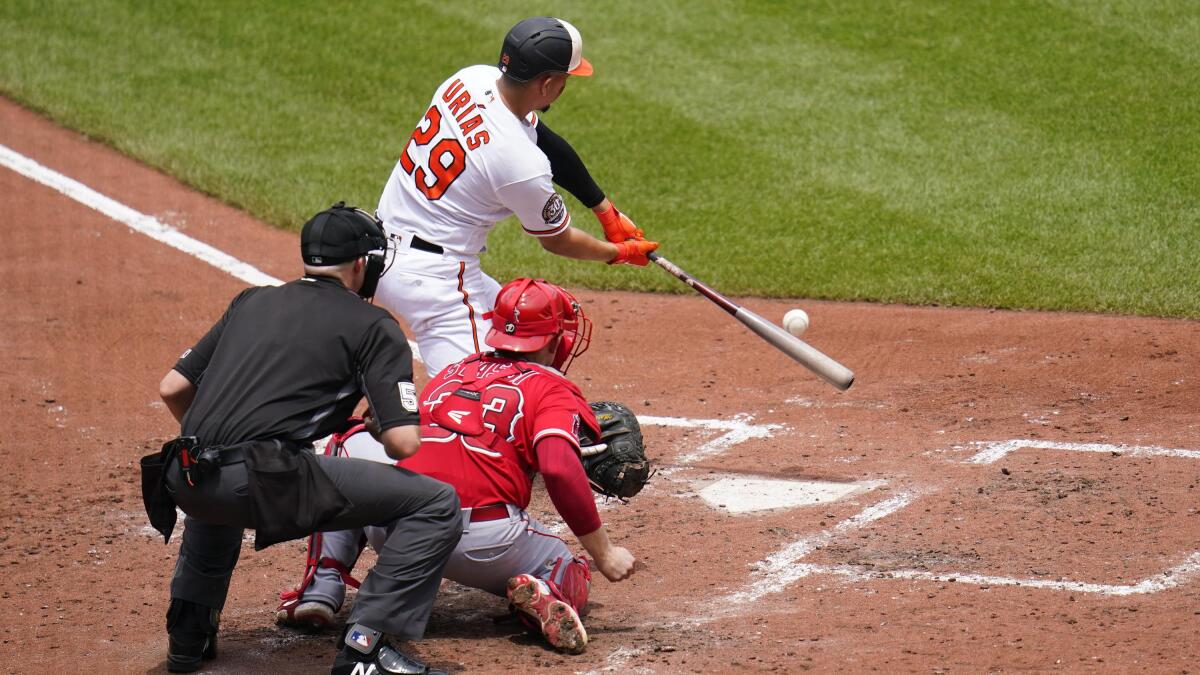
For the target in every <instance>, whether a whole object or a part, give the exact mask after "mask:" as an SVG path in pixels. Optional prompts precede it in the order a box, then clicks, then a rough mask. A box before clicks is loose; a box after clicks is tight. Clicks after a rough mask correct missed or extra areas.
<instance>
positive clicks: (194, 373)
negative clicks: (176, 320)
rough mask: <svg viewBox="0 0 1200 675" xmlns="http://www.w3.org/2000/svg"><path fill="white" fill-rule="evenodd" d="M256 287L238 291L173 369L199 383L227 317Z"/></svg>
mask: <svg viewBox="0 0 1200 675" xmlns="http://www.w3.org/2000/svg"><path fill="white" fill-rule="evenodd" d="M256 290H258V288H257V287H256V288H247V289H246V290H244V291H242V292H241V293H238V294H237V296H235V297H234V298H233V300H232V301H230V303H229V307H226V308H225V313H224V314H222V315H221V318H220V319H217V322H216V323H214V324H213V325H212V328H209V329H208V332H207V333H205V334H204V337H202V338H200V341H199V342H197V343H196V344H195V345H193V346H192V348H191V349H188V350H186V351H184V352H183V354H181V355H180V357H179V360H178V361H176V362H175V371H176V372H178V373H179V374H180V375H183V376H184V377H186V378H187V380H188V382H191V383H192V384H193V385H196V384H199V383H200V378H201V377H203V376H204V371H206V370H208V364H209V362H211V361H212V357H213V354H215V353H216V351H217V345H218V344H220V342H221V335H222V334H223V333H224V332H225V325H226V324H228V323H229V317H230V316H232V315H233V312H234V311H235V310H236V309H237V306H238V305H239V304H241V302H242V300H244V299H246V298H247V297H249V296H250V295H251V294H252V293H253V292H254V291H256Z"/></svg>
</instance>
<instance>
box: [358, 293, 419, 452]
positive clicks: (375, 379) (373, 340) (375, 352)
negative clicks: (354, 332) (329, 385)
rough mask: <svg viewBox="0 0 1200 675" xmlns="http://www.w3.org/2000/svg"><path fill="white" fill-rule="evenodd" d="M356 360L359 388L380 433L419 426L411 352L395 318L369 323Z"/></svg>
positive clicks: (384, 318) (388, 317) (383, 318)
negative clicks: (402, 427)
mask: <svg viewBox="0 0 1200 675" xmlns="http://www.w3.org/2000/svg"><path fill="white" fill-rule="evenodd" d="M357 361H358V367H359V378H360V386H361V387H362V391H363V394H365V395H366V397H367V405H369V406H370V407H371V413H372V414H373V415H374V416H375V419H376V420H378V421H379V428H380V430H387V429H391V428H393V427H400V426H407V425H415V424H420V421H421V420H420V416H419V414H418V411H417V388H416V385H414V384H413V362H412V349H411V348H410V347H409V346H408V339H407V338H405V337H404V333H403V332H402V331H401V330H400V326H399V325H398V324H397V323H396V321H395V319H393V318H391V317H390V316H387V317H382V318H380V319H379V320H378V321H376V322H375V323H373V324H371V327H370V328H368V329H367V331H366V332H365V333H364V335H363V340H362V343H361V345H360V346H359V352H358V354H357Z"/></svg>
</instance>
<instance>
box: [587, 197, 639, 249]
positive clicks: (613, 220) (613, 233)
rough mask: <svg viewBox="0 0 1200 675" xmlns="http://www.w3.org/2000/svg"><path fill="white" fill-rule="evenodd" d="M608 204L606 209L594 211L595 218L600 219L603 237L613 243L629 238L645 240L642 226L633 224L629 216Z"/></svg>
mask: <svg viewBox="0 0 1200 675" xmlns="http://www.w3.org/2000/svg"><path fill="white" fill-rule="evenodd" d="M609 204H610V206H609V209H608V210H607V211H594V212H593V213H595V214H596V218H597V219H598V220H599V221H600V225H601V226H603V227H604V238H605V239H607V240H609V241H611V242H612V243H614V244H619V243H621V242H623V241H628V240H630V239H637V240H638V241H645V240H646V235H645V233H644V232H642V228H640V227H638V226H637V225H634V224H633V221H632V220H630V219H629V216H627V215H625V214H624V213H621V212H620V211H618V210H617V207H615V206H611V204H612V202H609Z"/></svg>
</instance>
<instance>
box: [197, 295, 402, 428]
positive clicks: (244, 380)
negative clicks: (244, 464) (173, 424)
mask: <svg viewBox="0 0 1200 675" xmlns="http://www.w3.org/2000/svg"><path fill="white" fill-rule="evenodd" d="M175 370H177V371H178V372H179V373H180V374H181V375H183V376H184V377H186V378H187V379H188V380H189V381H190V382H191V383H192V384H193V385H195V386H196V397H195V399H194V400H193V401H192V405H191V407H189V408H188V411H187V414H186V415H185V416H184V418H183V424H182V432H183V434H182V435H184V436H196V437H198V438H199V440H200V443H201V444H202V445H231V444H233V443H240V442H242V441H250V440H258V439H267V438H281V439H291V440H295V441H299V442H302V443H308V442H311V441H313V440H315V439H318V438H323V437H325V436H327V435H329V434H331V433H333V432H335V431H339V430H341V428H342V427H344V426H345V422H346V418H347V417H349V416H350V415H351V414H353V412H354V408H355V407H356V406H357V405H358V402H359V400H360V399H361V397H362V395H363V394H365V395H366V397H367V402H368V404H369V405H370V406H371V411H372V413H373V414H374V416H375V419H377V420H379V425H380V428H381V429H390V428H392V427H397V426H403V425H409V424H419V423H420V421H419V416H418V414H417V396H416V387H415V386H414V385H413V367H412V350H411V349H409V346H408V340H406V339H405V337H404V333H403V332H401V331H400V326H399V325H398V324H397V323H396V320H395V319H394V318H392V315H391V314H388V312H387V311H386V310H384V309H382V308H380V307H376V306H374V305H370V304H368V303H366V302H364V301H363V300H362V299H361V298H359V297H358V295H357V294H355V293H354V292H353V291H350V290H349V289H347V288H346V287H345V286H343V285H342V284H341V282H340V281H338V280H337V279H332V278H329V277H304V278H302V279H298V280H296V281H292V282H290V283H287V284H284V285H283V286H266V287H261V288H249V289H246V290H245V291H242V293H240V294H239V295H238V296H237V297H236V298H234V299H233V302H231V303H229V309H227V310H225V315H224V316H222V317H221V319H220V320H219V321H217V323H216V324H214V325H213V327H212V328H211V329H209V331H208V333H207V334H206V335H205V336H204V337H203V338H201V339H200V341H199V342H197V343H196V346H194V347H192V348H191V349H189V350H187V351H185V352H184V353H183V356H181V357H179V361H178V362H177V363H176V364H175Z"/></svg>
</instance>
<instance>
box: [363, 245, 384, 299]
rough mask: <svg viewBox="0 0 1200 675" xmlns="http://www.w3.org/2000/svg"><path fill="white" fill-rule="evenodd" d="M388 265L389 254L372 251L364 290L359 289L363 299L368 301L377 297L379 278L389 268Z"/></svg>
mask: <svg viewBox="0 0 1200 675" xmlns="http://www.w3.org/2000/svg"><path fill="white" fill-rule="evenodd" d="M384 246H387V244H384ZM386 263H387V253H386V252H385V251H371V252H370V253H368V254H367V270H366V272H365V273H364V274H363V285H362V288H360V289H358V294H359V295H360V296H361V297H363V298H365V299H367V300H370V299H371V298H373V297H375V290H376V289H377V288H378V287H379V278H380V277H382V276H383V272H384V270H385V269H386V268H387V264H386Z"/></svg>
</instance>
